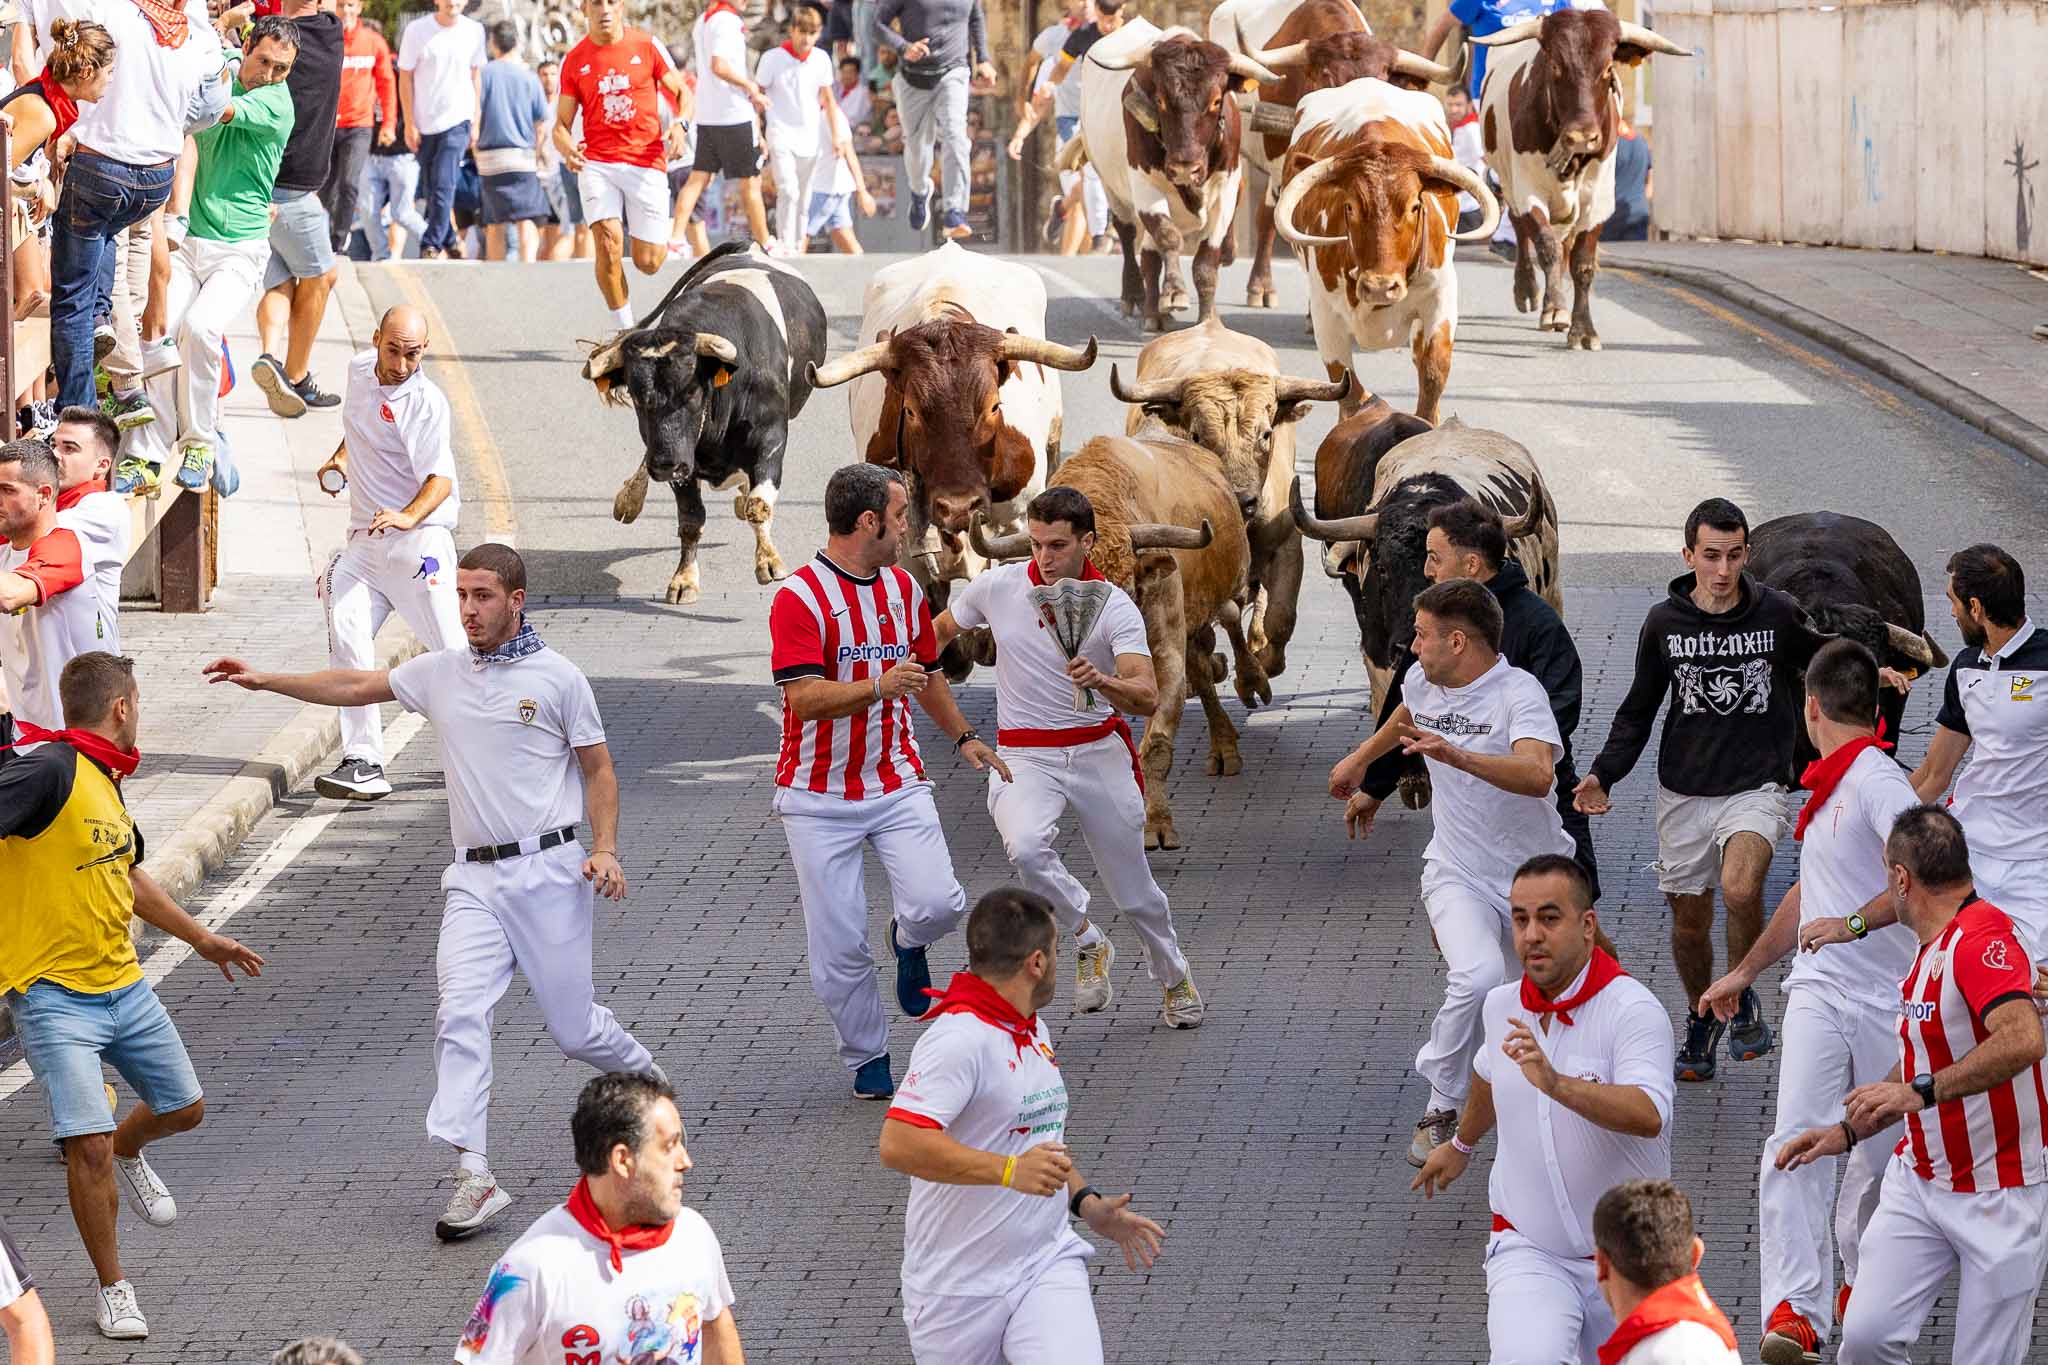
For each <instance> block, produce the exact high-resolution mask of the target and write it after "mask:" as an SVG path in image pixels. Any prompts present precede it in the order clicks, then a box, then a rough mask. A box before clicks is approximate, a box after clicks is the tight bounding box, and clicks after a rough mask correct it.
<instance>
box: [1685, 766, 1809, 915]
mask: <svg viewBox="0 0 2048 1365" xmlns="http://www.w3.org/2000/svg"><path fill="white" fill-rule="evenodd" d="M1788 804H1789V803H1788V802H1787V801H1786V789H1785V788H1784V787H1781V786H1779V785H1777V784H1776V783H1772V784H1771V785H1770V786H1768V787H1758V788H1757V789H1756V790H1755V791H1746V792H1736V793H1735V794H1734V795H1733V796H1680V795H1679V794H1678V793H1677V792H1674V791H1669V790H1667V789H1665V788H1663V787H1659V788H1657V889H1658V890H1659V891H1662V892H1663V893H1664V894H1665V895H1667V896H1697V895H1700V894H1702V893H1704V892H1708V891H1712V890H1713V889H1714V888H1715V887H1717V886H1719V885H1720V884H1721V849H1722V846H1723V845H1725V844H1726V843H1727V842H1728V840H1729V839H1730V838H1731V837H1732V836H1734V835H1737V834H1744V833H1747V834H1756V835H1761V836H1762V837H1763V840H1764V842H1765V843H1768V844H1771V845H1773V846H1774V847H1775V846H1776V844H1777V842H1778V840H1780V839H1782V838H1784V837H1785V829H1786V826H1788V825H1790V824H1791V823H1792V818H1791V815H1790V813H1789V811H1788V810H1787V806H1788Z"/></svg>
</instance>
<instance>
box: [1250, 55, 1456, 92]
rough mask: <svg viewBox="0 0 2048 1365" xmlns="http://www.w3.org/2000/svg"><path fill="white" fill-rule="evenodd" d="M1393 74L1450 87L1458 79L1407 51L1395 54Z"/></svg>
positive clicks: (1440, 65) (1445, 70)
mask: <svg viewBox="0 0 2048 1365" xmlns="http://www.w3.org/2000/svg"><path fill="white" fill-rule="evenodd" d="M1267 65H1269V66H1270V65H1271V63H1270V62H1269V63H1267ZM1391 74H1393V75H1396V76H1409V77H1412V78H1414V79H1415V80H1418V81H1428V82H1429V83H1430V84H1431V85H1449V84H1450V83H1451V82H1452V81H1453V80H1455V79H1457V76H1456V73H1455V72H1453V71H1452V70H1451V69H1450V68H1449V67H1448V66H1445V65H1443V64H1442V63H1441V62H1433V61H1431V60H1430V59H1429V58H1427V57H1418V56H1417V55H1416V54H1414V53H1413V52H1407V51H1397V52H1395V53H1394V69H1393V72H1392V73H1391Z"/></svg>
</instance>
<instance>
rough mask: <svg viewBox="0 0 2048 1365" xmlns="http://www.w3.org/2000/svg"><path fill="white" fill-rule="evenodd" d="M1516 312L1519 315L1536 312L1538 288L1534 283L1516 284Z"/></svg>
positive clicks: (1518, 281)
mask: <svg viewBox="0 0 2048 1365" xmlns="http://www.w3.org/2000/svg"><path fill="white" fill-rule="evenodd" d="M1515 311H1516V312H1517V313H1533V312H1535V311H1536V286H1535V284H1534V283H1533V282H1531V283H1529V284H1523V283H1522V282H1521V281H1520V280H1517V281H1516V282H1515Z"/></svg>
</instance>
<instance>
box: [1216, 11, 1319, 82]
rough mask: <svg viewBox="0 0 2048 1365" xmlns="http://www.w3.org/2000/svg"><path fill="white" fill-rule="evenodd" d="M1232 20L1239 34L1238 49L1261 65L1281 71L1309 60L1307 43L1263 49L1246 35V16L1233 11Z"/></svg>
mask: <svg viewBox="0 0 2048 1365" xmlns="http://www.w3.org/2000/svg"><path fill="white" fill-rule="evenodd" d="M1230 22H1231V25H1232V26H1233V28H1234V29H1235V31H1236V34H1237V50H1238V51H1239V52H1242V53H1243V54H1244V55H1245V56H1247V57H1249V58H1251V59H1252V60H1253V61H1255V62H1257V63H1259V65H1261V66H1265V67H1270V68H1271V69H1273V70H1275V71H1280V70H1283V69H1285V68H1287V67H1290V66H1301V65H1303V64H1304V63H1306V62H1307V61H1308V44H1307V43H1289V44H1288V45H1287V46H1285V47H1275V48H1269V49H1266V50H1263V51H1262V50H1260V49H1259V48H1256V47H1253V46H1252V44H1251V40H1250V39H1249V38H1247V37H1245V36H1244V16H1243V15H1242V14H1240V13H1237V12H1235V11H1233V12H1232V14H1231V16H1230Z"/></svg>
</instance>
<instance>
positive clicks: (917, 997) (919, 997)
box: [889, 919, 932, 1019]
mask: <svg viewBox="0 0 2048 1365" xmlns="http://www.w3.org/2000/svg"><path fill="white" fill-rule="evenodd" d="M889 947H890V948H891V949H892V950H893V951H894V952H895V954H896V1003H897V1004H899V1005H901V1006H902V1007H903V1012H904V1013H905V1014H907V1015H909V1016H910V1017H911V1018H912V1019H922V1018H924V1016H925V1012H926V1011H928V1010H930V1009H931V1007H932V998H931V997H930V996H929V995H926V994H925V992H926V991H928V990H930V989H931V984H932V964H931V963H930V962H928V961H926V960H925V955H924V949H922V948H905V947H903V946H902V945H901V944H899V943H898V942H897V941H896V921H895V920H893V919H892V920H890V921H889Z"/></svg>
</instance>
